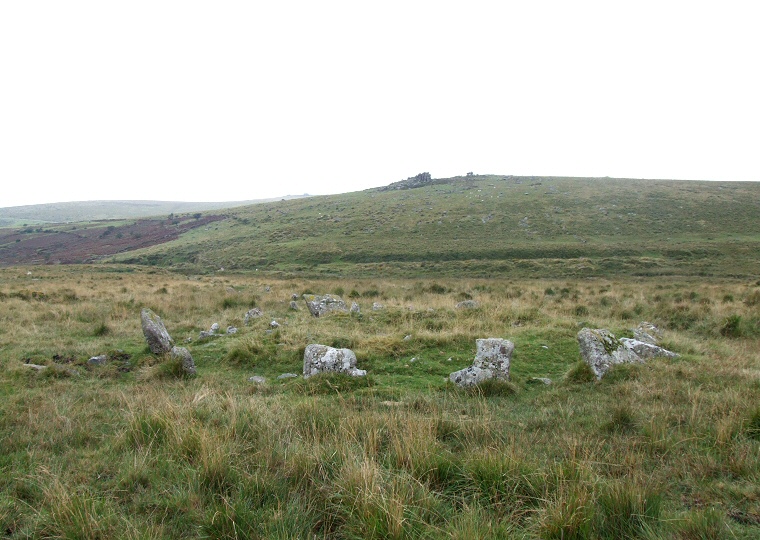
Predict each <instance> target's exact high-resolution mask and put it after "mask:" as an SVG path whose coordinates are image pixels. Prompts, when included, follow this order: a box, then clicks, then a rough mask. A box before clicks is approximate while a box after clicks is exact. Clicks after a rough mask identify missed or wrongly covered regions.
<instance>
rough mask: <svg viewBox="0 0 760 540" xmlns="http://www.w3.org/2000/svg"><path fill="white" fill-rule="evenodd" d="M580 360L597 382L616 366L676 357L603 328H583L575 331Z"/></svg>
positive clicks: (655, 346)
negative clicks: (588, 368) (586, 365)
mask: <svg viewBox="0 0 760 540" xmlns="http://www.w3.org/2000/svg"><path fill="white" fill-rule="evenodd" d="M578 345H579V346H580V350H581V357H582V358H583V360H584V361H585V362H586V363H587V364H588V365H589V366H590V367H591V369H592V371H593V372H594V374H595V375H596V378H597V379H601V378H602V377H604V375H605V374H606V373H607V372H608V371H609V370H610V368H612V367H613V366H615V365H617V364H627V363H643V362H644V361H645V360H648V359H650V358H675V357H677V356H678V354H676V353H674V352H671V351H668V350H666V349H663V348H662V347H659V346H657V345H653V344H651V343H646V342H644V341H639V340H637V339H630V338H620V339H618V338H616V337H615V335H614V334H613V333H612V332H610V331H609V330H607V329H604V328H597V329H592V328H583V329H582V330H581V331H580V332H578Z"/></svg>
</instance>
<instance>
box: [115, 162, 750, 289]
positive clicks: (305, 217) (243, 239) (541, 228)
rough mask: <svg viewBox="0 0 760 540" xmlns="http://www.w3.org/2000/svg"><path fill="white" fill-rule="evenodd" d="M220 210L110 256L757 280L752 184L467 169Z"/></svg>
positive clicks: (201, 267) (210, 266) (482, 273)
mask: <svg viewBox="0 0 760 540" xmlns="http://www.w3.org/2000/svg"><path fill="white" fill-rule="evenodd" d="M225 214H226V215H227V216H228V218H227V219H226V220H225V221H223V222H220V223H218V224H216V225H215V226H214V228H213V229H210V230H207V229H196V230H194V231H192V232H189V233H187V234H185V235H183V236H182V237H181V238H179V239H177V240H175V241H173V242H170V243H166V244H162V245H158V246H153V247H150V248H147V249H143V250H139V251H132V252H128V253H123V254H120V255H117V256H116V257H115V258H113V259H112V260H113V261H114V262H126V263H137V264H149V265H157V266H161V267H165V268H171V269H174V270H177V271H183V272H188V273H206V274H207V273H211V272H215V271H217V270H218V269H219V268H221V267H223V268H225V269H227V270H229V269H237V270H255V269H259V270H260V271H268V272H279V275H281V276H282V277H292V276H312V277H319V276H325V277H330V276H335V277H337V276H352V277H362V276H367V275H376V276H384V277H391V276H392V277H418V276H440V277H444V276H450V277H460V276H469V277H484V278H489V277H498V276H504V275H509V276H511V277H536V276H541V277H547V278H550V277H558V276H562V277H568V278H576V277H587V276H601V277H603V276H611V275H617V276H622V275H630V276H667V275H688V276H734V277H751V276H755V275H757V274H758V270H757V268H758V267H757V263H758V256H757V254H758V253H759V252H760V183H750V182H745V183H742V182H734V183H731V182H685V181H666V180H662V181H660V180H621V179H604V178H558V177H551V178H541V177H510V176H472V177H459V178H451V179H439V180H435V181H434V182H433V183H432V184H431V185H427V186H424V187H420V188H416V189H408V190H387V191H381V190H369V191H363V192H356V193H348V194H342V195H333V196H325V197H311V198H308V199H300V200H291V201H280V202H274V203H268V204H264V205H256V206H247V207H240V208H236V209H231V210H229V211H228V212H225Z"/></svg>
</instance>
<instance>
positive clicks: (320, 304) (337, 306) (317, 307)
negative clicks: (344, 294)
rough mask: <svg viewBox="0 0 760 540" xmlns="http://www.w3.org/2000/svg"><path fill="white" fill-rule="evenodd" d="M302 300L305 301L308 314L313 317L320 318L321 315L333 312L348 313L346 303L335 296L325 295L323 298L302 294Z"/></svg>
mask: <svg viewBox="0 0 760 540" xmlns="http://www.w3.org/2000/svg"><path fill="white" fill-rule="evenodd" d="M303 299H304V300H305V301H306V307H308V308H309V313H311V314H312V315H314V316H315V317H321V316H322V315H325V314H327V313H331V312H334V311H338V312H343V313H347V312H348V308H347V307H346V303H345V302H344V301H343V299H342V298H341V297H340V296H335V295H332V294H325V295H323V296H317V295H314V294H304V295H303Z"/></svg>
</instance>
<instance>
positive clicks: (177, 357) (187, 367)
mask: <svg viewBox="0 0 760 540" xmlns="http://www.w3.org/2000/svg"><path fill="white" fill-rule="evenodd" d="M169 357H170V358H171V359H172V360H174V361H175V362H181V363H182V371H183V372H184V374H185V375H190V376H194V375H195V362H194V361H193V357H192V355H191V354H190V351H188V350H187V349H186V348H184V347H173V348H172V350H171V352H170V353H169Z"/></svg>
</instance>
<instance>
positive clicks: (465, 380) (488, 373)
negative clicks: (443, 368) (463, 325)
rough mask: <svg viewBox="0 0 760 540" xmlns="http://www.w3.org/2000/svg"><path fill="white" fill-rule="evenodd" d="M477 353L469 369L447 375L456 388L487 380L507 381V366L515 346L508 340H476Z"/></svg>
mask: <svg viewBox="0 0 760 540" xmlns="http://www.w3.org/2000/svg"><path fill="white" fill-rule="evenodd" d="M475 343H476V345H477V353H476V354H475V360H473V362H472V365H471V366H470V367H466V368H464V369H460V370H459V371H455V372H454V373H452V374H451V375H449V380H450V381H451V382H453V383H454V384H456V385H457V386H461V387H465V386H473V385H476V384H479V383H481V382H483V381H486V380H488V379H499V380H504V381H508V380H509V364H510V361H511V360H512V353H513V352H514V350H515V344H514V343H512V342H511V341H509V340H508V339H501V338H486V339H478V340H476V342H475Z"/></svg>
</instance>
